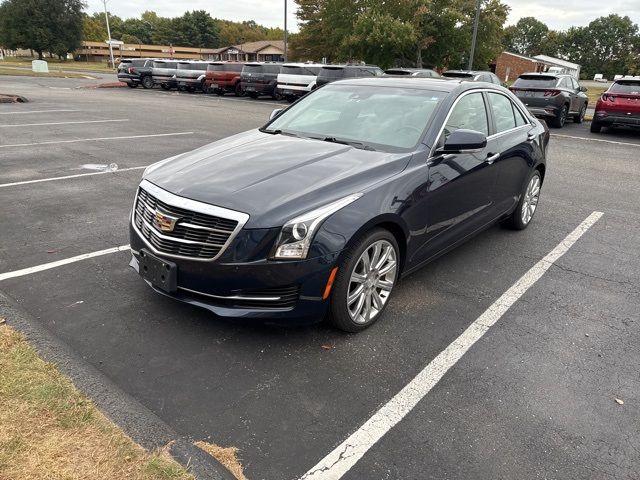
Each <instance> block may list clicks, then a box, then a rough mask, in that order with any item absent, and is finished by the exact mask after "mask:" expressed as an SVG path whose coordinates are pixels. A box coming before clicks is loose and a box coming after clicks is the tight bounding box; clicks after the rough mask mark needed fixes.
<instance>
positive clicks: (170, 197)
mask: <svg viewBox="0 0 640 480" xmlns="http://www.w3.org/2000/svg"><path fill="white" fill-rule="evenodd" d="M140 188H142V189H144V190H146V191H147V192H149V193H150V194H151V195H153V196H154V197H156V198H157V199H158V200H160V201H161V202H164V203H166V204H168V205H171V206H173V207H177V208H184V209H185V210H191V211H193V212H197V213H203V214H205V215H212V216H214V217H221V218H225V219H229V220H235V221H236V222H238V225H236V228H235V229H234V230H233V232H231V235H229V238H228V239H227V241H226V242H225V243H224V244H223V245H222V247H220V251H219V252H218V254H217V255H216V256H215V257H212V258H198V257H189V256H185V255H174V254H171V253H166V252H162V251H160V250H158V249H156V248H155V247H154V246H153V245H151V244H150V243H149V241H148V240H147V239H146V237H145V236H144V235H143V234H142V232H141V231H140V230H139V229H138V227H137V225H136V223H135V207H136V204H137V202H138V195H139V193H140V192H139V190H140ZM142 220H143V221H145V220H144V219H142ZM248 221H249V215H248V214H246V213H243V212H238V211H236V210H230V209H228V208H222V207H218V206H216V205H210V204H208V203H203V202H199V201H196V200H191V199H189V198H185V197H181V196H179V195H175V194H173V193H171V192H168V191H167V190H164V189H162V188H160V187H158V186H157V185H155V184H153V183H151V182H149V181H148V180H144V179H143V180H142V182H140V186H139V187H138V189H137V190H136V197H135V200H134V201H133V209H132V212H131V226H132V227H133V230H134V231H135V232H136V233H137V234H138V236H139V237H140V238H141V239H142V241H143V242H144V244H145V245H146V246H147V247H148V248H149V249H150V250H151V251H152V252H153V253H155V254H156V255H159V256H164V257H170V258H180V259H184V260H190V261H194V262H213V261H215V260H217V259H218V258H220V256H221V255H222V254H223V253H224V252H225V251H226V250H227V248H229V245H231V242H233V240H234V239H235V238H236V236H237V235H238V233H240V230H242V229H243V228H244V226H245V224H246V223H247V222H248ZM151 231H152V232H153V233H157V232H156V231H155V228H152V230H151ZM159 235H160V236H162V234H159ZM170 240H176V239H175V238H173V237H170ZM178 243H180V242H178Z"/></svg>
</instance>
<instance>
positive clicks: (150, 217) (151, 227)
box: [132, 181, 248, 260]
mask: <svg viewBox="0 0 640 480" xmlns="http://www.w3.org/2000/svg"><path fill="white" fill-rule="evenodd" d="M185 204H186V205H185ZM185 206H187V207H197V208H199V209H200V210H203V211H196V210H194V209H193V208H184V207H185ZM211 210H215V211H216V213H217V212H218V211H219V212H220V213H223V214H224V213H228V216H229V217H235V218H225V217H222V216H217V215H212V214H211V213H212V212H211ZM157 213H160V214H163V215H170V216H171V217H174V218H177V220H176V222H175V226H174V227H173V229H172V230H170V231H167V230H161V229H160V228H159V227H158V226H157V225H156V222H155V221H154V219H155V217H156V214H157ZM247 219H248V216H247V215H245V214H242V213H239V212H234V211H232V210H225V209H221V208H219V207H214V206H212V205H207V204H200V202H195V201H193V200H188V199H185V198H183V197H178V196H176V195H173V194H171V193H169V192H166V191H164V190H161V189H159V188H158V187H156V186H155V185H153V184H151V183H149V182H146V181H143V183H142V184H141V185H140V188H139V189H138V196H137V198H136V203H135V206H134V211H133V219H132V220H133V224H134V226H135V227H136V229H137V231H138V233H139V234H140V235H141V236H142V237H143V238H144V239H145V240H146V243H147V244H148V245H149V246H150V247H151V248H152V250H154V251H156V252H157V253H164V254H168V255H171V256H179V257H189V258H195V259H201V260H213V259H215V258H217V257H218V256H220V255H221V254H222V252H223V251H224V249H225V248H226V247H227V246H228V245H229V243H230V242H231V240H232V239H233V237H234V236H235V234H236V233H237V232H238V230H240V228H242V225H244V223H245V222H246V220H247Z"/></svg>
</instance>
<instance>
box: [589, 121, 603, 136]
mask: <svg viewBox="0 0 640 480" xmlns="http://www.w3.org/2000/svg"><path fill="white" fill-rule="evenodd" d="M601 129H602V124H601V123H599V122H597V121H596V120H592V121H591V127H590V128H589V130H591V133H600V130H601Z"/></svg>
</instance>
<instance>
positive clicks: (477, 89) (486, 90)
mask: <svg viewBox="0 0 640 480" xmlns="http://www.w3.org/2000/svg"><path fill="white" fill-rule="evenodd" d="M482 92H488V93H497V94H499V95H502V96H503V97H506V98H507V99H508V100H509V101H510V102H511V103H512V104H513V105H514V106H515V107H516V108H517V109H518V110H520V113H522V116H523V117H524V118H525V119H530V118H531V117H530V116H529V115H527V114H525V113H524V112H523V111H522V109H521V108H520V106H519V105H518V104H517V103H515V102H514V101H513V100H512V99H511V98H509V95H506V94H505V93H504V92H501V91H499V90H494V89H492V88H476V89H473V90H467V91H465V92H462V94H461V95H460V96H458V98H456V100H455V101H454V102H453V105H451V107H450V108H449V112H448V113H447V116H446V117H445V119H444V121H443V122H442V126H441V127H440V130H439V131H438V135H436V141H435V142H434V145H433V147H431V150H430V151H429V158H431V157H433V155H434V153H435V150H436V146H437V144H438V139H439V138H440V136H441V135H442V132H444V127H445V125H446V124H447V122H448V121H449V117H450V116H451V113H452V112H453V109H454V108H455V107H456V105H458V102H459V101H460V99H462V97H465V96H466V95H470V94H472V93H482ZM486 108H487V105H485V109H486ZM488 113H489V112H487V120H488V119H489V118H488ZM533 125H534V124H533V123H531V122H529V123H528V124H525V125H520V126H519V127H515V128H511V129H509V130H505V131H504V132H499V133H494V134H493V135H488V136H487V140H493V139H494V138H498V137H501V136H502V135H505V134H507V133H511V132H513V131H515V130H518V129H519V128H524V127H532V126H533Z"/></svg>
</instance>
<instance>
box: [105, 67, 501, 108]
mask: <svg viewBox="0 0 640 480" xmlns="http://www.w3.org/2000/svg"><path fill="white" fill-rule="evenodd" d="M383 75H384V76H406V77H422V78H425V77H428V78H439V77H440V75H439V74H438V72H436V71H435V70H431V69H419V68H391V69H388V70H384V71H383V70H382V69H381V68H380V67H378V66H376V65H362V64H344V65H326V64H316V63H273V62H225V61H206V62H205V61H186V60H185V61H180V60H160V59H144V58H140V59H123V60H122V61H121V63H120V65H119V66H118V79H119V80H120V81H122V82H125V83H126V84H127V85H128V86H129V87H131V88H136V87H138V86H139V85H141V86H142V87H143V88H153V87H154V86H156V85H158V86H160V87H162V88H163V89H165V90H171V89H174V88H175V89H179V90H185V91H189V92H195V91H197V90H201V91H203V92H205V93H215V94H218V95H225V94H227V93H233V94H235V95H236V96H243V95H249V96H250V97H252V98H257V97H259V96H270V97H273V98H275V99H281V98H284V99H286V100H288V101H289V102H293V101H295V100H296V99H298V98H300V97H302V96H304V95H306V94H307V93H309V92H310V91H311V90H314V89H315V88H317V87H320V86H322V85H325V84H327V83H331V82H333V81H335V80H341V79H346V78H366V77H379V76H383ZM443 77H444V78H457V79H460V78H464V79H468V80H470V81H486V82H489V83H494V84H497V85H500V83H501V82H500V80H499V79H498V77H497V76H495V75H494V74H493V73H491V72H484V71H462V70H449V71H447V72H445V73H444V74H443Z"/></svg>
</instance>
